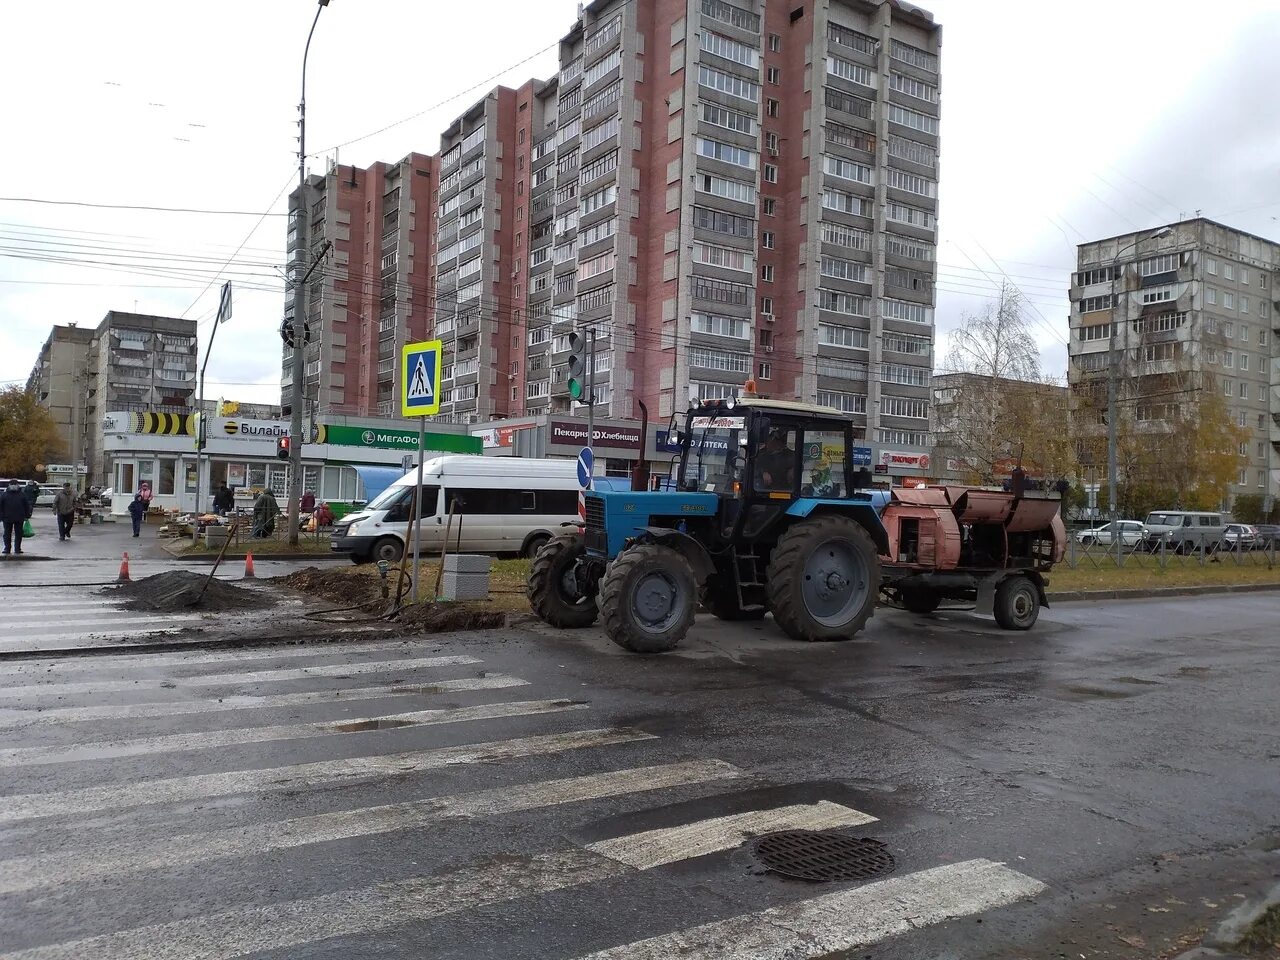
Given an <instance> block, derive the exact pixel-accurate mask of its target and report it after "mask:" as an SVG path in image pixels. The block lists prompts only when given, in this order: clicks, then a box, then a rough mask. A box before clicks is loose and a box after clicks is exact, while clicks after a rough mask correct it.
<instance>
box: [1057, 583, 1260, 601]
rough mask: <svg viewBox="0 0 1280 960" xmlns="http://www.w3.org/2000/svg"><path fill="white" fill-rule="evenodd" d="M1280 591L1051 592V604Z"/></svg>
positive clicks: (1217, 587)
mask: <svg viewBox="0 0 1280 960" xmlns="http://www.w3.org/2000/svg"><path fill="white" fill-rule="evenodd" d="M1270 590H1280V583H1224V584H1214V585H1211V586H1203V587H1192V586H1187V587H1151V588H1149V589H1139V588H1135V589H1126V590H1068V591H1064V592H1062V593H1053V592H1052V591H1050V592H1049V594H1048V597H1049V602H1050V603H1070V602H1073V601H1078V600H1148V599H1154V598H1156V597H1196V596H1201V595H1204V594H1210V593H1263V592H1266V591H1270Z"/></svg>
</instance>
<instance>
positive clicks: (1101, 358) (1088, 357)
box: [1075, 353, 1107, 373]
mask: <svg viewBox="0 0 1280 960" xmlns="http://www.w3.org/2000/svg"><path fill="white" fill-rule="evenodd" d="M1075 359H1076V369H1078V370H1079V371H1080V372H1081V373H1097V372H1098V371H1099V370H1102V369H1103V368H1105V367H1106V365H1107V354H1105V353H1086V354H1082V355H1081V356H1078V357H1076V358H1075Z"/></svg>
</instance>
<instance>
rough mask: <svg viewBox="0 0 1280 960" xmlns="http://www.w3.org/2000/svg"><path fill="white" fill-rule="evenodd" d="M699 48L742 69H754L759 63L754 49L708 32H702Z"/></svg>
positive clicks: (757, 53)
mask: <svg viewBox="0 0 1280 960" xmlns="http://www.w3.org/2000/svg"><path fill="white" fill-rule="evenodd" d="M699 46H701V47H702V49H703V50H705V51H706V52H707V53H711V54H715V55H716V56H717V57H724V59H726V60H732V61H733V62H734V63H740V64H742V65H743V66H744V67H751V68H752V69H754V68H755V67H757V66H758V65H759V63H760V51H758V50H756V49H755V47H750V46H747V44H745V43H740V42H739V41H737V40H733V39H731V38H730V37H726V36H723V35H722V34H719V33H712V32H711V31H710V30H703V31H702V36H701V37H700V38H699Z"/></svg>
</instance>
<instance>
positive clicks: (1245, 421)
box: [1236, 410, 1249, 427]
mask: <svg viewBox="0 0 1280 960" xmlns="http://www.w3.org/2000/svg"><path fill="white" fill-rule="evenodd" d="M1236 424H1237V426H1241V427H1247V426H1248V425H1249V414H1247V413H1245V411H1243V410H1241V411H1240V412H1239V413H1238V414H1237V415H1236Z"/></svg>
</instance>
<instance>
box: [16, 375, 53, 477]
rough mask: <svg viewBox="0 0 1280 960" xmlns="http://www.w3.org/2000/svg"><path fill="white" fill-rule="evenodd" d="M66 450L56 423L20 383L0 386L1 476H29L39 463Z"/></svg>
mask: <svg viewBox="0 0 1280 960" xmlns="http://www.w3.org/2000/svg"><path fill="white" fill-rule="evenodd" d="M65 453H66V450H65V448H64V447H63V444H62V439H61V437H59V436H58V425H57V424H56V423H54V420H53V417H52V416H50V415H49V411H48V410H46V409H45V408H44V407H42V406H40V403H39V401H37V400H36V397H35V394H34V393H32V392H31V391H29V390H26V389H24V388H23V387H17V386H14V387H8V388H7V389H5V390H0V476H5V477H18V478H22V477H31V476H34V475H35V473H36V467H37V465H39V464H45V463H48V462H49V461H50V460H56V459H57V458H59V457H62V456H64V455H65Z"/></svg>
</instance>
